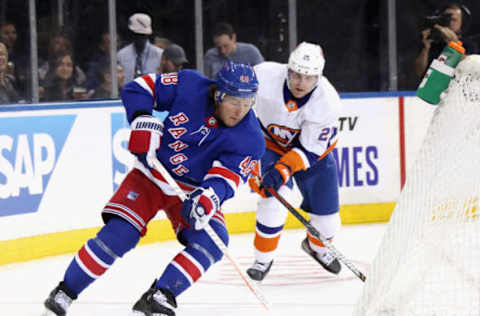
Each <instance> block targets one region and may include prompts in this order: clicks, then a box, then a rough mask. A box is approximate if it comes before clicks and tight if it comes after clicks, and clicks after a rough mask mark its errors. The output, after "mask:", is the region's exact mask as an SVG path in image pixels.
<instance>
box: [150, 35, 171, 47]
mask: <svg viewBox="0 0 480 316" xmlns="http://www.w3.org/2000/svg"><path fill="white" fill-rule="evenodd" d="M170 44H172V41H170V40H169V39H168V38H165V37H158V36H155V39H154V40H153V45H155V46H157V47H160V48H161V49H165V48H166V47H167V46H168V45H170Z"/></svg>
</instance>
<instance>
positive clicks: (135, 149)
mask: <svg viewBox="0 0 480 316" xmlns="http://www.w3.org/2000/svg"><path fill="white" fill-rule="evenodd" d="M130 127H131V132H130V140H129V142H128V150H130V152H131V153H132V154H134V155H135V156H137V158H138V160H140V162H141V163H142V164H143V165H144V166H145V167H147V168H148V169H153V160H154V159H157V150H158V149H159V148H160V138H161V137H162V135H163V123H162V122H160V121H159V120H158V119H157V118H155V117H153V116H151V115H140V116H139V117H137V118H135V119H134V120H133V122H132V124H130Z"/></svg>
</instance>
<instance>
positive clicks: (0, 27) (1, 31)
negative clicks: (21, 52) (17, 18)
mask: <svg viewBox="0 0 480 316" xmlns="http://www.w3.org/2000/svg"><path fill="white" fill-rule="evenodd" d="M0 41H1V42H2V43H3V44H4V45H5V47H6V48H7V51H8V56H9V65H8V73H9V74H11V75H14V74H15V71H14V65H15V63H14V62H13V61H14V59H15V57H14V56H15V53H16V52H15V44H16V42H17V29H16V27H15V25H14V24H13V23H11V22H5V23H2V24H0Z"/></svg>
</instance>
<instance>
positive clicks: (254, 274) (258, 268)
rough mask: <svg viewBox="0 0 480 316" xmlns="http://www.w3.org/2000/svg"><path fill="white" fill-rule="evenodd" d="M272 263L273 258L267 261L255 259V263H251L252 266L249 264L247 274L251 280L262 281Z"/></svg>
mask: <svg viewBox="0 0 480 316" xmlns="http://www.w3.org/2000/svg"><path fill="white" fill-rule="evenodd" d="M272 264H273V260H272V261H270V262H269V263H262V262H259V261H257V260H255V263H254V264H253V266H251V267H250V268H249V269H248V270H247V274H248V275H249V276H250V278H251V279H252V280H255V281H262V280H263V279H264V278H265V277H266V276H267V274H268V271H270V268H271V267H272Z"/></svg>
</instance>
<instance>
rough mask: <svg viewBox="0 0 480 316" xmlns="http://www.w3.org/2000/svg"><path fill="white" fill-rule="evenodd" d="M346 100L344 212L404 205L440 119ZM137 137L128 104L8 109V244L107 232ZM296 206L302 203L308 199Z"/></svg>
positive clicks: (1, 167)
mask: <svg viewBox="0 0 480 316" xmlns="http://www.w3.org/2000/svg"><path fill="white" fill-rule="evenodd" d="M400 99H401V101H402V102H400V103H399V100H400ZM342 101H343V104H344V114H343V115H342V116H341V117H340V118H339V128H340V132H339V142H338V145H337V148H336V149H335V151H334V152H333V153H334V155H335V158H336V159H337V162H338V175H339V184H340V198H341V204H350V205H351V204H368V203H379V202H393V201H395V200H396V198H397V196H398V195H399V193H400V189H401V173H402V172H405V170H404V169H406V168H408V165H409V163H410V162H409V160H411V158H409V156H413V155H414V153H415V152H416V151H417V150H418V148H419V146H420V144H421V139H422V138H423V134H424V133H425V129H426V126H427V125H428V120H429V116H431V112H432V110H431V109H430V108H428V109H426V108H427V107H428V106H427V105H426V104H424V103H420V101H418V100H416V99H414V98H413V97H411V98H410V97H405V98H403V97H401V98H399V97H370V98H344V99H342ZM403 103H404V104H403ZM417 108H418V110H417ZM399 111H401V112H402V113H401V115H399ZM418 111H420V112H421V115H422V116H421V121H420V122H419V120H418V117H419V115H418V113H417V112H418ZM164 116H165V113H160V114H159V117H160V118H163V117H164ZM400 116H401V118H402V120H403V121H400V120H399V118H400ZM419 125H420V126H419ZM408 126H413V127H412V128H411V131H410V132H409V133H405V132H404V131H402V129H406V127H408ZM412 131H413V132H412ZM129 133H130V132H129V128H128V124H127V122H126V119H125V115H124V111H123V107H122V106H121V104H120V102H119V101H109V102H103V103H102V102H85V103H83V102H82V103H68V104H64V105H62V104H53V105H45V104H42V105H41V106H33V105H31V106H18V107H10V106H8V107H7V106H6V107H0V240H9V239H14V238H20V237H27V236H34V235H39V234H45V233H50V232H59V231H68V230H72V229H80V228H88V227H96V226H100V225H101V224H102V221H101V218H100V212H101V209H102V208H103V206H104V205H105V203H106V202H107V201H108V199H109V198H110V196H111V195H112V193H113V192H114V190H115V189H116V188H117V187H118V186H119V185H120V183H121V182H122V180H123V178H124V177H125V175H126V174H127V173H128V171H129V167H130V166H131V165H132V162H133V156H132V155H131V154H130V153H129V152H128V150H127V144H128V138H129ZM402 137H407V138H408V139H407V140H406V141H405V140H403V142H404V144H403V147H402V146H401V145H400V143H401V142H402V141H401V138H402ZM401 151H402V152H401ZM405 153H407V157H405ZM402 157H403V158H402ZM402 159H403V161H402ZM402 165H403V167H402ZM402 170H403V171H402ZM288 198H289V199H290V200H291V201H292V203H294V204H295V203H299V202H300V196H299V195H298V191H295V192H294V195H293V196H291V197H288ZM256 201H257V197H256V196H255V195H254V194H253V193H251V192H250V190H249V188H248V186H246V185H243V186H241V187H240V189H239V192H238V194H237V196H236V198H234V199H232V200H230V201H227V202H226V203H225V204H224V210H225V212H227V213H228V212H247V211H254V210H255V209H256Z"/></svg>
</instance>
